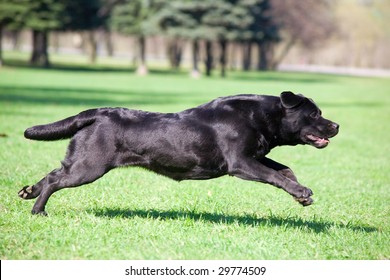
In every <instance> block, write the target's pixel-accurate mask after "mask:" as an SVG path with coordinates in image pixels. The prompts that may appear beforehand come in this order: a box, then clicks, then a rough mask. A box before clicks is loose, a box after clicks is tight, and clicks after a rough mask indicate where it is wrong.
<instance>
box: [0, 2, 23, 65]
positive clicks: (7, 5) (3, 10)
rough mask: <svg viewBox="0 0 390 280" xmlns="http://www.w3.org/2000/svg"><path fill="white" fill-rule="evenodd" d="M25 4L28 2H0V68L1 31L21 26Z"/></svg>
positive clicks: (0, 63)
mask: <svg viewBox="0 0 390 280" xmlns="http://www.w3.org/2000/svg"><path fill="white" fill-rule="evenodd" d="M27 2H28V0H20V1H9V0H0V67H1V66H2V64H3V54H2V53H3V51H2V46H3V44H2V41H3V40H2V39H3V29H4V28H5V27H6V26H7V27H9V28H13V29H17V28H20V27H21V26H22V22H23V18H24V15H25V13H26V10H27V9H26V4H27Z"/></svg>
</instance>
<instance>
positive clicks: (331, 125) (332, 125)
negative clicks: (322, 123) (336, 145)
mask: <svg viewBox="0 0 390 280" xmlns="http://www.w3.org/2000/svg"><path fill="white" fill-rule="evenodd" d="M329 126H330V127H331V128H333V129H335V130H338V129H339V127H340V125H338V124H337V123H330V124H329Z"/></svg>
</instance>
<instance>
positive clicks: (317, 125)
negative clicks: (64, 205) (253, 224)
mask: <svg viewBox="0 0 390 280" xmlns="http://www.w3.org/2000/svg"><path fill="white" fill-rule="evenodd" d="M338 127H339V126H338V125H337V124H336V123H334V122H331V121H329V120H326V119H324V118H323V117H322V116H321V111H320V110H319V108H318V107H317V106H316V105H315V104H314V102H313V101H312V100H310V99H308V98H306V97H304V96H302V95H295V94H293V93H291V92H283V93H282V94H281V96H280V97H275V96H265V95H236V96H230V97H222V98H218V99H215V100H213V101H211V102H209V103H206V104H204V105H201V106H199V107H196V108H192V109H188V110H185V111H182V112H179V113H172V114H162V113H152V112H143V111H137V110H129V109H125V108H100V109H91V110H87V111H84V112H81V113H80V114H78V115H76V116H73V117H69V118H67V119H64V120H61V121H58V122H54V123H52V124H47V125H39V126H34V127H31V128H28V129H27V130H26V131H25V134H24V135H25V137H26V138H29V139H34V140H58V139H63V138H72V139H71V141H70V144H69V147H68V150H67V154H66V157H65V159H64V160H63V161H62V166H61V167H60V168H58V169H55V170H53V171H52V172H50V173H49V174H48V175H47V176H46V177H45V178H43V179H42V180H41V181H39V182H38V183H37V184H35V185H33V186H26V187H24V188H23V189H22V190H20V191H19V196H20V197H22V198H24V199H32V198H36V197H38V196H39V197H38V199H37V201H36V202H35V205H34V207H33V209H32V213H33V214H46V212H45V205H46V203H47V201H48V199H49V197H50V196H51V195H52V194H53V193H54V192H56V191H58V190H60V189H63V188H69V187H77V186H80V185H83V184H87V183H91V182H93V181H95V180H96V179H98V178H100V177H101V176H103V175H104V174H105V173H107V172H108V171H109V170H111V169H113V168H115V167H119V166H141V167H144V168H147V169H149V170H152V171H154V172H156V173H159V174H162V175H165V176H167V177H170V178H172V179H174V180H177V181H181V180H187V179H210V178H216V177H219V176H223V175H226V174H228V175H232V176H236V177H239V178H242V179H245V180H252V181H259V182H263V183H269V184H271V185H274V186H276V187H278V188H282V189H283V190H285V191H286V192H288V193H289V194H291V195H292V196H293V197H294V198H295V199H296V200H298V201H299V202H300V203H301V204H302V205H304V206H306V205H310V204H311V203H312V202H313V200H312V199H311V195H312V194H313V193H312V191H311V190H310V189H308V188H306V187H304V186H302V185H300V184H299V183H298V181H297V179H296V177H295V175H294V173H293V172H292V171H291V170H290V169H289V168H288V167H287V166H285V165H282V164H280V163H277V162H275V161H273V160H271V159H269V158H266V157H265V156H266V154H268V152H269V151H270V150H271V149H272V148H274V147H276V146H281V145H297V144H311V145H313V146H315V147H317V148H324V147H325V146H327V144H328V143H329V139H328V138H330V137H333V136H335V135H336V134H337V133H338Z"/></svg>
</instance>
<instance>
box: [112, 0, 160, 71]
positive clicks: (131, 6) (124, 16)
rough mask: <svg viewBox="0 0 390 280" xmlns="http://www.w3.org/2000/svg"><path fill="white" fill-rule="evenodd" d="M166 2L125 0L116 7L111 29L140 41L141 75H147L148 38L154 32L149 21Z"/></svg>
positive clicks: (139, 65) (139, 67) (139, 68)
mask: <svg viewBox="0 0 390 280" xmlns="http://www.w3.org/2000/svg"><path fill="white" fill-rule="evenodd" d="M164 3H165V1H162V0H124V1H123V2H122V3H120V4H118V5H116V6H115V7H114V9H113V12H112V16H111V27H112V28H113V29H114V30H116V31H118V32H120V33H122V34H128V35H135V36H136V38H137V41H138V50H137V51H138V60H139V64H138V69H137V73H138V74H140V75H145V74H147V67H146V57H145V49H146V36H147V35H149V34H152V33H153V32H154V29H153V26H152V25H148V24H147V21H148V19H149V18H150V17H151V15H153V14H154V13H155V12H156V11H157V10H158V9H160V7H161V6H162V5H164Z"/></svg>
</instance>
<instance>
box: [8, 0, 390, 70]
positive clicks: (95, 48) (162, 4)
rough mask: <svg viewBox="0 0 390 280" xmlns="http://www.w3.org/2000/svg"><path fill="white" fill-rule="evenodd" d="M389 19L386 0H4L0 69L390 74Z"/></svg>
mask: <svg viewBox="0 0 390 280" xmlns="http://www.w3.org/2000/svg"><path fill="white" fill-rule="evenodd" d="M389 16H390V1H389V0H304V1H294V0H214V1H211V0H196V1H194V0H180V1H175V0H173V1H168V0H78V1H76V0H0V46H1V47H0V63H1V64H7V63H8V64H12V63H15V61H14V59H15V58H20V55H21V54H24V55H25V56H22V57H25V61H26V62H28V63H29V64H31V65H34V66H37V67H50V66H51V64H52V63H53V62H52V61H51V56H52V55H55V54H61V55H62V54H64V55H74V56H77V57H80V56H82V57H83V58H85V60H83V63H90V64H94V63H98V62H99V59H105V58H107V57H109V58H112V60H113V61H117V62H118V63H126V64H128V65H129V68H130V66H131V68H132V69H134V70H135V71H137V72H138V73H139V74H142V75H144V74H147V73H148V67H151V66H152V67H154V66H163V67H170V68H172V69H188V70H189V71H190V73H191V74H192V76H194V77H198V76H199V75H201V74H202V75H211V73H213V71H214V72H216V73H218V74H220V75H222V76H224V75H225V73H226V71H229V70H243V71H248V70H259V71H265V70H275V69H282V70H286V69H287V70H304V71H305V70H314V71H325V72H326V71H352V70H353V69H355V71H357V73H359V71H361V70H362V69H363V68H364V71H366V72H367V73H373V71H370V69H375V71H376V73H379V72H378V69H382V70H384V69H389V68H390V59H389V57H390V28H389V23H390V18H389ZM27 54H28V56H27ZM19 60H20V59H19ZM356 68H358V69H356ZM346 69H347V70H346ZM359 69H360V70H359ZM375 71H374V72H375Z"/></svg>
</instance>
